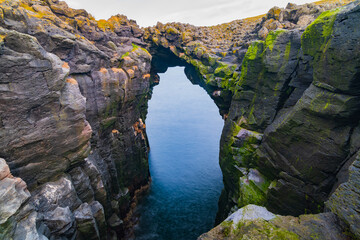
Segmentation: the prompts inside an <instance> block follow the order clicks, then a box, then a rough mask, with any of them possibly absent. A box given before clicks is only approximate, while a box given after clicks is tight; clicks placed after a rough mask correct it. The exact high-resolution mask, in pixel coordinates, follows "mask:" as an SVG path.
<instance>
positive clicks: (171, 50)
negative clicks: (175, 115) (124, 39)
mask: <svg viewBox="0 0 360 240" xmlns="http://www.w3.org/2000/svg"><path fill="white" fill-rule="evenodd" d="M345 2H350V1H345ZM345 2H342V4H344V3H345ZM340 5H341V4H340V3H339V2H337V1H335V2H334V3H329V2H328V1H325V2H319V3H317V4H306V5H299V6H297V5H296V4H289V5H288V6H287V7H286V8H285V9H281V8H278V7H274V8H273V9H271V10H270V11H269V12H268V13H267V14H264V15H261V16H257V17H253V18H247V19H242V20H236V21H233V22H230V23H225V24H220V25H217V26H211V27H196V26H192V25H189V24H182V23H167V24H162V23H158V24H157V25H156V26H154V27H149V28H146V29H145V35H144V38H145V39H146V40H147V42H148V43H149V45H150V47H149V48H150V53H151V54H152V55H153V58H154V59H153V62H152V66H153V67H152V73H153V74H156V73H158V72H164V71H166V69H167V67H168V66H176V65H184V66H187V65H191V66H193V68H194V69H195V71H194V72H195V73H196V74H197V75H198V76H199V77H200V84H201V85H202V86H203V87H204V88H205V89H206V90H207V92H208V93H209V95H210V96H211V97H212V98H213V99H214V100H215V103H216V104H217V105H218V107H219V109H220V112H221V114H222V115H224V114H225V115H226V114H227V113H228V111H229V107H230V102H231V96H232V95H233V92H234V91H235V86H236V85H237V84H236V83H237V82H239V81H240V80H241V77H242V76H241V65H242V61H243V59H244V57H245V54H246V52H247V49H248V47H249V45H250V44H251V42H252V41H254V40H265V39H267V38H268V35H269V33H270V32H271V31H274V30H277V29H286V30H294V29H299V30H300V31H303V30H304V28H305V27H306V26H307V25H309V24H310V23H311V22H312V21H313V20H314V19H315V18H316V17H318V16H319V15H320V14H321V13H322V12H323V11H325V10H328V9H333V8H335V7H337V6H340ZM270 38H271V37H270ZM243 74H244V73H243ZM192 75H194V74H192Z"/></svg>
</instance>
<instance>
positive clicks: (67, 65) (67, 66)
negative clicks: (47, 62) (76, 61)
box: [62, 62, 70, 69]
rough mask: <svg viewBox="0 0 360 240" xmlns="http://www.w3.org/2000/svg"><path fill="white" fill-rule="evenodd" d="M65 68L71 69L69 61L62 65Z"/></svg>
mask: <svg viewBox="0 0 360 240" xmlns="http://www.w3.org/2000/svg"><path fill="white" fill-rule="evenodd" d="M62 67H63V68H67V69H70V67H69V64H68V63H67V62H64V64H63V65H62Z"/></svg>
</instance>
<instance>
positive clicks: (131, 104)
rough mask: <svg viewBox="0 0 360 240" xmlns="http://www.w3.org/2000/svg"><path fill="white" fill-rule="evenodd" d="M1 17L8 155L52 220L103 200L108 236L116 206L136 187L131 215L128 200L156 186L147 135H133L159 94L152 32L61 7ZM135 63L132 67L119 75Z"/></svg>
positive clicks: (0, 9)
mask: <svg viewBox="0 0 360 240" xmlns="http://www.w3.org/2000/svg"><path fill="white" fill-rule="evenodd" d="M0 13H1V14H0V27H1V28H0V35H1V37H0V45H1V50H0V51H1V54H0V65H1V66H0V79H1V80H0V92H1V94H0V102H1V103H0V109H1V110H0V126H1V128H0V148H1V150H0V156H2V157H5V158H6V159H7V162H8V164H9V166H10V169H11V171H12V172H13V174H14V175H16V176H21V177H22V178H24V180H25V181H26V182H27V183H28V185H29V187H30V189H31V191H32V193H33V197H32V199H31V202H32V203H35V206H36V208H37V210H38V211H40V212H41V213H43V214H44V215H46V216H48V215H49V214H50V213H51V212H52V211H54V209H56V207H61V208H64V209H65V208H66V207H69V209H70V211H74V210H75V209H76V208H78V207H79V206H80V204H82V202H88V203H90V202H92V201H93V200H98V201H99V202H100V203H101V204H100V203H99V205H100V206H101V205H102V206H103V207H102V206H101V207H100V206H98V205H96V204H95V205H94V208H95V210H96V211H95V212H96V215H98V218H99V220H98V221H100V222H101V224H100V223H98V224H99V225H101V228H102V229H101V230H100V232H101V233H102V235H103V236H104V237H106V233H105V232H104V231H105V230H106V228H107V226H106V221H105V219H102V218H105V216H108V215H109V216H111V214H110V213H111V212H112V208H111V204H110V202H111V201H112V200H114V199H113V198H115V200H116V201H118V200H119V199H118V194H119V192H122V191H123V189H124V188H128V189H130V192H129V193H128V195H127V197H126V198H125V197H124V198H123V199H122V201H123V202H124V204H123V205H122V207H121V209H119V210H120V211H122V212H121V216H125V215H126V212H127V211H128V210H129V206H130V203H129V201H130V197H129V196H130V195H131V194H133V192H134V191H135V190H136V189H137V188H139V187H140V186H141V185H143V184H146V183H147V181H148V178H149V171H148V164H147V151H148V147H147V141H146V132H145V130H144V131H143V133H142V136H143V138H141V137H140V136H138V137H136V136H134V134H133V130H132V126H133V124H134V123H135V122H136V121H137V120H138V119H139V118H144V114H145V112H146V96H147V94H148V91H149V87H150V83H149V77H148V75H149V71H150V60H151V56H150V55H149V53H148V52H147V50H145V49H144V48H143V47H144V46H145V45H146V44H145V43H144V42H143V41H142V39H141V38H142V36H143V34H144V31H143V30H142V29H140V28H139V27H138V26H137V25H136V22H134V21H130V20H128V19H127V18H126V17H125V16H123V15H116V16H113V17H111V18H110V19H109V20H107V21H105V20H100V21H96V20H95V19H94V18H93V17H92V16H91V15H90V14H88V13H87V12H86V11H85V10H74V9H71V8H69V7H68V6H67V4H66V3H65V2H62V1H57V0H51V1H42V0H34V1H28V0H15V1H13V0H5V1H2V2H1V3H0ZM5 29H12V30H13V31H9V30H5ZM109 43H110V44H109ZM126 56H128V57H129V58H131V63H132V64H131V65H128V66H122V67H119V66H121V64H122V61H123V59H124V58H125V57H126ZM129 73H132V74H129ZM69 74H70V75H69ZM129 75H131V76H129ZM130 78H131V81H130ZM10 83H11V84H10ZM85 97H86V99H85ZM88 122H89V123H90V124H89V123H88ZM90 125H91V127H90ZM114 129H116V131H118V132H119V134H118V135H117V137H113V134H112V130H114ZM90 137H92V139H91V143H92V145H91V146H90V142H89V140H90ZM90 147H91V149H90ZM90 153H91V154H90ZM89 154H90V157H89V159H91V161H90V160H89V161H87V160H85V158H86V157H87V156H88V155H89ZM5 173H6V172H4V173H3V175H4V176H5ZM64 173H66V174H69V175H70V176H71V178H69V176H66V175H64ZM3 175H1V177H3ZM134 176H136V177H135V180H134ZM62 184H63V185H62ZM61 185H62V186H61ZM87 189H90V190H87ZM91 189H93V191H91ZM47 191H49V192H48V193H47ZM105 213H106V214H105ZM69 214H70V215H71V214H72V212H71V213H69ZM94 214H95V213H94ZM41 221H43V222H42V223H41ZM39 225H41V226H45V227H44V229H46V224H44V220H41V219H40V223H39ZM44 232H47V231H46V230H44ZM55 232H56V231H55ZM55 232H54V233H47V235H48V236H50V237H54V236H55V235H56V234H57V233H55ZM54 234H55V235H54ZM71 234H72V233H71ZM74 234H76V233H75V232H74ZM57 236H58V237H62V236H60V235H57Z"/></svg>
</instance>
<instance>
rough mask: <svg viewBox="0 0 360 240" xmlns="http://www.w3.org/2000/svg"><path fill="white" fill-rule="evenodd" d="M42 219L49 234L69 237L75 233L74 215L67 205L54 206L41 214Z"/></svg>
mask: <svg viewBox="0 0 360 240" xmlns="http://www.w3.org/2000/svg"><path fill="white" fill-rule="evenodd" d="M43 221H44V222H45V224H46V226H47V227H48V228H49V229H50V231H51V234H53V235H55V236H57V237H61V236H64V237H67V238H71V237H72V236H73V235H74V234H75V227H76V225H75V217H74V214H73V213H72V212H71V211H70V209H69V207H56V208H55V209H54V210H52V211H47V212H46V213H45V214H44V215H43Z"/></svg>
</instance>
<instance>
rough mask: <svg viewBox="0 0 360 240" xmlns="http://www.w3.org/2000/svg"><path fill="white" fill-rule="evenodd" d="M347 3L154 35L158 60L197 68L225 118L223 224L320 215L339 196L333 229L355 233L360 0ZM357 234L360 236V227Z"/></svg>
mask: <svg viewBox="0 0 360 240" xmlns="http://www.w3.org/2000/svg"><path fill="white" fill-rule="evenodd" d="M345 3H346V2H342V3H334V2H333V3H328V2H326V1H322V2H318V3H316V4H306V5H302V6H297V5H294V4H288V6H287V7H286V9H280V8H273V9H271V10H270V11H269V12H268V13H267V14H266V15H264V16H260V17H256V18H252V19H245V20H239V21H234V22H231V23H229V24H222V25H218V26H214V27H195V26H191V25H187V24H179V23H169V24H161V23H158V24H157V25H156V26H154V27H151V28H147V29H146V33H145V38H146V39H147V40H148V43H149V44H150V50H151V53H152V54H153V56H154V58H157V57H158V58H163V57H164V55H166V56H167V58H169V59H177V61H178V62H182V63H183V64H184V62H185V63H186V64H189V65H192V66H193V67H194V68H195V70H196V72H197V74H198V76H199V78H200V79H201V81H202V83H203V84H204V85H205V86H206V87H207V90H208V92H209V93H210V95H211V96H212V97H213V98H214V100H215V102H216V103H217V104H218V106H219V108H220V110H221V113H222V114H223V116H224V118H225V119H226V121H225V126H224V129H223V134H222V138H221V142H220V166H221V169H222V172H223V176H224V186H225V187H224V191H223V193H222V196H221V198H220V201H219V212H218V217H217V218H218V219H217V221H218V222H220V221H222V220H223V219H225V218H226V217H227V216H228V213H229V212H232V211H235V210H236V209H238V208H241V207H244V206H246V205H248V204H257V205H262V206H266V207H267V208H268V209H269V210H271V211H272V212H274V213H276V214H282V215H293V216H299V215H301V214H304V213H313V214H316V213H319V212H322V211H324V202H325V201H327V200H328V199H329V198H330V199H329V200H328V202H327V205H326V206H327V207H326V209H325V210H327V211H329V210H331V211H332V214H330V213H329V214H330V215H331V216H332V217H334V218H335V220H334V219H333V220H331V221H329V224H330V225H329V226H331V225H334V224H335V225H336V224H338V222H337V220H336V219H337V218H340V219H341V220H342V221H343V222H345V223H346V225H347V226H348V227H349V226H350V225H352V226H353V225H356V224H354V223H355V221H357V220H358V213H356V212H357V207H356V206H358V201H359V198H358V191H357V190H356V186H357V183H358V180H356V179H357V174H356V169H357V162H356V161H355V159H356V157H355V155H356V153H357V152H358V150H359V142H358V125H359V116H360V114H359V113H360V105H359V97H360V96H359V81H360V80H359V76H360V75H359V69H360V65H359V52H360V50H359V42H358V40H357V39H359V36H358V35H359V28H358V27H356V22H359V1H355V2H353V3H350V4H349V5H347V6H346V7H342V8H339V9H336V7H338V6H340V5H342V4H345ZM347 3H349V2H347ZM325 10H329V11H325ZM315 19H316V20H315ZM160 56H161V57H160ZM153 64H154V69H157V71H159V69H162V67H164V65H165V64H163V63H162V62H161V61H156V62H154V63H153ZM172 64H176V61H175V60H172ZM165 66H166V65H165ZM354 161H355V162H354ZM353 162H354V163H353ZM349 166H350V168H349ZM349 169H350V174H349ZM339 185H340V187H339V188H338V189H337V190H335V189H336V188H337V187H338V186H339ZM334 191H335V192H334ZM333 192H334V193H333ZM346 196H351V198H350V199H348V200H343V199H344V198H346ZM342 201H344V202H348V203H349V204H348V205H347V206H346V207H345V206H341V204H340V202H342ZM314 216H315V217H314V221H316V219H317V215H314ZM332 217H331V218H332ZM300 219H301V217H300ZM296 221H297V220H296ZM321 225H322V224H321V223H319V226H321ZM350 231H351V233H352V234H356V235H357V236H358V229H357V227H350ZM299 236H300V237H301V235H298V237H299ZM358 237H359V236H358ZM304 238H305V239H307V238H309V236H307V237H304ZM214 239H216V238H214ZM295 239H296V238H295ZM334 239H336V238H334Z"/></svg>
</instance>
